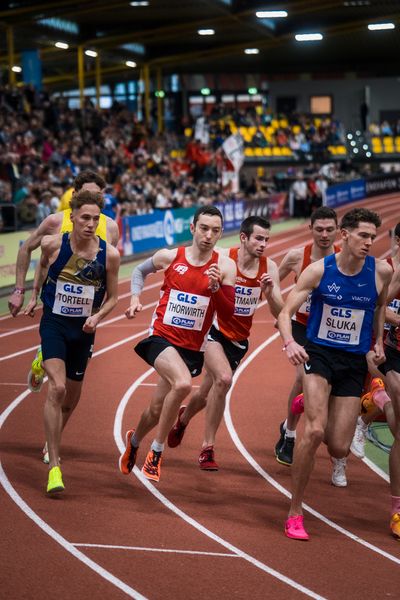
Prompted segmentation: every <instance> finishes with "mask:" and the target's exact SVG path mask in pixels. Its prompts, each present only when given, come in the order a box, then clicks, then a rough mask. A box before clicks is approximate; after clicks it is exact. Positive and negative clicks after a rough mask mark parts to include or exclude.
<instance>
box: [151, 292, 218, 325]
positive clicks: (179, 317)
mask: <svg viewBox="0 0 400 600" xmlns="http://www.w3.org/2000/svg"><path fill="white" fill-rule="evenodd" d="M209 304H210V298H209V297H207V296H200V295H198V294H190V293H189V292H180V291H179V290H171V291H170V294H169V299H168V304H167V308H166V309H165V314H164V318H163V323H165V325H173V326H174V327H181V328H182V329H191V330H193V331H201V329H202V327H203V324H204V319H205V317H206V313H207V308H208V305H209Z"/></svg>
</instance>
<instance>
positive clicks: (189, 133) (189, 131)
mask: <svg viewBox="0 0 400 600" xmlns="http://www.w3.org/2000/svg"><path fill="white" fill-rule="evenodd" d="M184 135H185V137H187V138H190V137H192V129H191V128H190V127H186V128H185V131H184Z"/></svg>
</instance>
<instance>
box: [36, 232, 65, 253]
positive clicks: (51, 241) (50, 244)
mask: <svg viewBox="0 0 400 600" xmlns="http://www.w3.org/2000/svg"><path fill="white" fill-rule="evenodd" d="M61 241H62V234H61V233H56V234H54V235H44V236H43V237H42V241H41V243H40V248H41V250H42V252H43V253H46V254H52V253H53V252H55V250H57V249H58V248H59V247H60V246H61Z"/></svg>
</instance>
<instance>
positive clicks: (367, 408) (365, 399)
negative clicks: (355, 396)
mask: <svg viewBox="0 0 400 600" xmlns="http://www.w3.org/2000/svg"><path fill="white" fill-rule="evenodd" d="M372 410H375V404H374V403H373V400H372V394H371V392H367V393H366V394H364V395H363V396H361V414H362V415H367V414H368V413H370V412H371V411H372Z"/></svg>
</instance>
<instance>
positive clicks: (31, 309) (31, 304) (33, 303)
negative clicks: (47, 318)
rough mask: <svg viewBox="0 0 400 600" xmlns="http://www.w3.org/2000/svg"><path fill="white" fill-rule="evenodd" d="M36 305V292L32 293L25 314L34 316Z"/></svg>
mask: <svg viewBox="0 0 400 600" xmlns="http://www.w3.org/2000/svg"><path fill="white" fill-rule="evenodd" d="M36 306H37V296H36V294H32V296H31V298H30V300H29V302H28V304H27V305H26V306H25V310H24V315H27V316H29V317H34V316H35V308H36Z"/></svg>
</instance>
